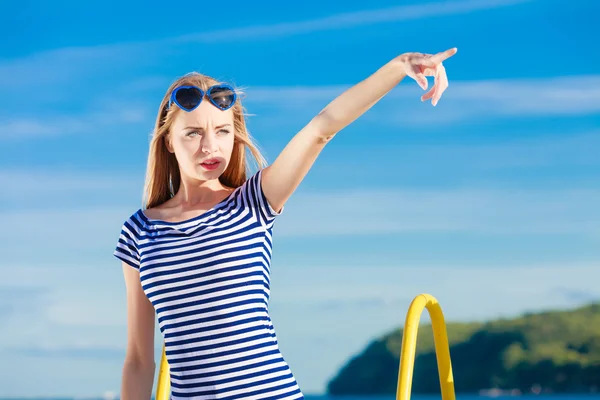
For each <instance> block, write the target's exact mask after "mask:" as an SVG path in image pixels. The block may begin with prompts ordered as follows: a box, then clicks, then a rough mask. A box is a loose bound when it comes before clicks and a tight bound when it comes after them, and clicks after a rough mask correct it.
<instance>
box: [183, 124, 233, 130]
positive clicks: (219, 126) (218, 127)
mask: <svg viewBox="0 0 600 400" xmlns="http://www.w3.org/2000/svg"><path fill="white" fill-rule="evenodd" d="M226 126H231V124H222V125H217V126H215V129H221V128H224V127H226ZM183 129H198V130H200V131H203V130H204V128H201V127H199V126H186V127H185V128H183Z"/></svg>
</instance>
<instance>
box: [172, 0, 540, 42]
mask: <svg viewBox="0 0 600 400" xmlns="http://www.w3.org/2000/svg"><path fill="white" fill-rule="evenodd" d="M527 1H530V0H488V1H485V2H483V1H479V0H463V1H446V2H432V3H425V4H415V5H403V6H397V7H390V8H385V9H379V10H366V11H355V12H346V13H340V14H336V15H331V16H328V17H323V18H316V19H312V20H306V21H299V22H282V23H278V24H269V25H260V26H249V27H243V28H237V29H224V30H221V31H213V32H207V33H200V34H191V35H185V36H181V37H179V38H177V39H176V40H177V41H200V42H221V41H228V40H247V39H255V38H260V37H282V36H289V35H298V34H305V33H311V32H319V31H332V30H339V29H348V28H353V27H358V26H364V25H373V24H381V23H386V22H399V21H408V20H415V19H423V18H429V17H439V16H446V15H455V14H466V13H470V12H476V11H480V10H488V9H494V8H499V7H506V6H512V5H517V4H521V3H525V2H527Z"/></svg>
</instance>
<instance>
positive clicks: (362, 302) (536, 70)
mask: <svg viewBox="0 0 600 400" xmlns="http://www.w3.org/2000/svg"><path fill="white" fill-rule="evenodd" d="M341 4H343V6H342V5H341ZM194 6H195V8H194ZM224 7H225V8H224ZM599 13H600V3H598V2H593V1H562V0H523V1H520V0H513V1H510V0H490V1H485V2H484V1H479V0H463V1H438V2H430V1H419V2H417V1H413V2H405V3H402V4H398V2H392V1H380V0H373V1H369V2H368V3H365V2H360V1H355V0H352V1H345V2H343V3H338V2H333V1H332V2H323V1H318V2H317V1H313V0H309V1H306V2H304V3H300V2H296V3H287V4H283V3H281V2H272V1H268V2H267V1H265V2H261V3H260V6H257V5H256V3H252V2H235V1H234V2H229V3H227V4H224V3H215V2H213V3H210V2H209V3H208V4H205V3H202V4H201V3H194V4H184V3H181V4H178V5H177V6H172V5H168V6H167V5H166V3H165V2H164V1H161V2H154V3H152V4H149V3H147V2H144V3H142V2H123V1H119V2H116V1H103V2H102V3H101V5H99V4H98V3H95V4H93V5H92V3H89V4H88V3H84V2H66V1H65V2H52V3H47V2H41V1H40V2H12V3H11V4H10V5H7V6H5V7H4V12H3V13H2V15H1V16H0V33H1V34H2V35H3V37H5V38H7V37H9V38H11V39H10V40H3V41H2V42H0V93H1V96H0V187H2V195H1V196H0V206H1V208H0V218H1V219H2V221H3V222H4V223H3V227H4V229H2V230H1V231H0V253H1V254H2V257H1V258H0V276H2V279H1V281H0V329H1V330H2V332H3V337H2V339H3V340H2V341H1V342H0V358H1V359H2V360H5V362H4V363H2V364H0V397H4V396H36V395H44V396H93V395H99V394H102V393H104V392H105V391H113V392H117V391H118V390H119V387H120V378H121V368H122V361H123V354H124V346H125V334H126V326H125V323H126V314H125V312H126V308H125V292H124V283H123V276H122V271H121V265H120V262H119V261H118V260H117V259H115V258H114V257H113V256H112V250H113V248H114V245H115V243H116V240H117V237H118V233H119V229H120V226H121V224H122V222H123V221H124V219H125V218H126V217H128V216H129V215H130V214H131V213H132V212H133V211H135V210H136V209H137V208H138V207H139V206H140V204H141V191H142V185H143V178H144V173H145V162H146V157H147V149H148V139H149V134H150V130H151V128H152V125H153V123H154V119H155V112H156V110H157V107H158V104H159V102H160V99H161V97H162V95H163V93H164V91H165V90H166V88H167V87H168V85H169V84H170V82H171V81H172V80H173V79H175V78H176V77H178V76H180V75H182V74H184V73H186V72H189V71H194V70H195V71H200V72H203V73H207V74H209V75H213V76H215V77H217V78H219V79H222V80H227V81H230V82H232V83H234V84H235V85H238V86H242V87H244V88H245V92H246V93H247V95H246V99H245V103H244V104H245V107H246V108H247V109H248V111H249V112H250V113H251V114H253V115H252V116H250V117H249V122H248V124H249V127H250V129H251V132H252V134H253V135H254V136H255V138H256V139H257V140H258V142H259V143H260V145H261V148H262V149H263V150H264V152H265V155H266V157H267V159H268V160H269V161H273V159H274V158H275V157H276V155H277V154H278V152H279V151H281V149H282V148H283V147H284V146H285V144H286V143H287V142H288V141H289V140H290V139H291V138H292V136H293V135H294V134H295V133H296V132H297V131H298V130H299V129H300V128H301V127H302V126H303V125H304V124H305V123H307V122H308V121H309V120H310V118H311V117H312V116H313V115H314V114H315V113H317V112H318V111H320V110H321V109H322V108H323V107H324V106H325V105H326V104H327V103H328V102H329V101H330V100H332V99H333V98H334V97H335V96H337V95H339V94H340V93H341V92H342V91H343V90H344V89H346V88H348V87H349V86H350V85H352V84H355V83H357V82H358V81H360V80H362V79H363V78H366V77H367V76H368V75H369V74H371V73H372V72H374V71H375V70H376V69H377V68H379V67H380V66H381V65H383V64H384V63H386V62H387V61H388V60H390V59H391V58H392V57H395V56H396V55H398V54H401V53H403V52H407V51H419V52H428V53H435V52H438V51H442V50H445V49H447V48H450V47H457V48H458V53H457V55H456V56H454V57H453V58H451V59H450V60H448V61H447V62H446V63H445V66H446V70H447V73H448V77H449V81H450V86H449V88H448V90H447V91H446V92H445V93H444V96H443V97H442V99H441V101H440V103H439V104H438V106H437V107H432V106H431V104H430V103H422V102H421V101H420V99H419V98H420V95H421V94H422V90H421V89H420V88H419V87H418V85H417V84H416V83H415V82H414V81H412V80H410V79H408V78H407V79H406V80H404V81H403V82H402V83H401V84H400V85H399V86H398V87H397V88H395V89H394V90H393V91H392V92H391V93H390V94H389V95H388V96H387V97H386V98H384V99H383V100H382V101H381V102H379V103H378V104H377V105H376V106H375V107H373V109H371V110H370V111H369V112H367V113H366V114H365V115H364V116H363V117H362V118H360V119H359V120H358V121H356V122H355V123H354V124H352V125H351V126H350V127H348V128H347V129H345V130H343V131H342V132H340V133H339V134H338V135H337V136H336V137H335V139H334V140H333V141H332V142H331V143H330V144H329V145H328V146H327V148H326V149H325V150H324V151H323V153H322V154H321V156H320V158H319V159H318V160H317V162H316V163H315V165H314V167H313V169H312V170H311V171H310V173H309V175H308V176H307V178H306V179H305V181H304V182H303V183H302V185H301V186H300V188H299V189H298V190H297V192H296V193H295V194H294V196H293V197H292V199H291V200H290V201H289V202H288V204H287V205H286V209H285V211H284V214H283V215H281V216H280V217H279V219H278V221H277V223H276V228H275V252H274V257H273V288H272V299H271V311H272V317H273V320H274V323H275V327H276V329H277V332H278V335H279V339H280V345H281V348H282V351H283V353H284V356H285V357H286V359H287V361H288V362H289V363H290V365H291V367H292V370H293V371H294V374H295V375H296V377H297V379H298V381H299V383H300V385H301V386H302V388H303V390H304V391H305V392H306V393H320V392H322V391H323V390H324V388H325V385H326V382H327V380H328V379H330V378H331V377H332V376H333V375H334V374H335V373H336V371H337V370H338V368H340V367H341V366H342V365H343V364H344V363H345V362H346V361H347V360H348V359H349V357H351V356H352V355H354V354H356V353H358V352H360V351H361V350H362V349H363V347H364V346H365V345H366V344H367V343H368V342H369V341H370V340H371V339H373V338H375V337H377V336H378V335H381V334H383V333H385V332H387V331H388V330H389V329H391V328H394V327H396V326H398V325H400V324H402V323H403V321H404V317H405V314H406V310H407V308H408V305H409V303H410V301H411V299H412V298H413V297H414V296H416V295H417V294H419V293H422V292H427V293H431V294H433V295H434V296H436V297H437V298H438V299H439V300H440V302H441V304H442V307H443V309H444V312H445V315H446V318H447V319H448V320H482V319H489V318H495V317H498V316H513V315H517V314H519V313H521V312H524V311H526V310H541V309H547V308H555V307H556V308H565V307H573V306H576V305H579V304H583V303H586V302H589V301H593V300H597V299H598V298H599V297H600V289H599V288H598V285H597V282H598V280H599V278H600V268H598V267H599V266H600V265H599V264H600V228H599V227H600V211H598V206H597V205H598V204H599V202H600V185H599V183H598V182H600V180H599V178H600V157H598V149H599V148H600V74H598V67H597V66H598V65H599V63H600V48H599V45H598V41H597V39H596V37H597V28H595V27H594V25H593V21H594V19H595V18H596V16H597V15H598V14H599ZM423 320H427V317H426V316H424V317H423ZM160 349H161V342H160V338H159V336H158V331H157V340H156V351H157V357H158V355H159V354H160ZM157 360H158V358H157ZM6 361H9V362H6ZM458 374H460V371H455V375H458ZM32 382H33V384H32Z"/></svg>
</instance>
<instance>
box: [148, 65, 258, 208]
mask: <svg viewBox="0 0 600 400" xmlns="http://www.w3.org/2000/svg"><path fill="white" fill-rule="evenodd" d="M219 83H221V82H218V81H217V80H216V79H214V78H212V77H210V76H207V75H203V74H200V73H197V72H191V73H189V74H186V75H184V76H182V77H179V78H178V79H176V80H175V81H174V82H173V83H172V84H171V86H169V88H168V90H167V92H166V93H165V95H164V97H163V99H162V101H161V102H160V107H159V109H158V115H157V118H156V123H155V125H154V129H153V131H152V139H151V141H150V149H149V152H148V165H147V169H146V182H145V185H144V199H143V203H145V204H144V206H145V208H146V209H148V208H152V207H155V206H157V205H159V204H162V203H164V202H165V201H167V200H169V199H170V198H172V197H173V196H174V195H175V193H177V191H178V190H179V186H180V184H181V174H180V171H179V165H178V164H177V159H176V158H175V154H173V153H170V152H169V151H168V150H167V147H166V142H165V140H166V138H167V136H168V135H169V132H170V129H171V126H172V125H173V121H174V117H175V113H176V112H182V111H181V110H180V109H179V107H176V106H175V107H170V109H169V110H167V104H168V102H169V98H170V96H171V92H172V91H173V90H174V89H175V88H177V87H178V86H182V85H194V86H198V87H199V88H201V89H202V90H203V91H205V92H206V91H207V90H208V88H209V87H210V86H212V85H215V84H219ZM236 93H237V94H238V96H237V99H236V102H235V105H234V106H233V107H231V109H232V110H233V128H234V131H235V133H234V145H233V151H232V154H231V160H230V162H229V165H228V166H227V169H226V170H225V171H224V172H223V174H222V175H221V176H220V177H219V181H220V182H221V183H222V184H223V185H224V186H228V187H232V188H236V187H239V186H241V185H242V184H243V183H244V182H245V181H246V179H247V176H248V173H249V172H250V168H251V165H250V162H249V161H250V160H249V159H247V158H246V151H249V152H250V154H251V155H252V158H253V159H254V163H255V164H257V167H258V168H263V167H264V166H265V164H266V161H265V159H264V157H263V156H262V154H261V153H260V151H259V149H258V146H257V145H256V144H255V142H254V140H253V138H252V136H251V135H250V133H249V132H248V130H247V128H246V120H245V115H244V113H245V110H244V108H243V106H242V103H241V99H240V97H241V96H240V95H241V94H242V93H241V92H240V91H239V89H236ZM204 101H206V100H204Z"/></svg>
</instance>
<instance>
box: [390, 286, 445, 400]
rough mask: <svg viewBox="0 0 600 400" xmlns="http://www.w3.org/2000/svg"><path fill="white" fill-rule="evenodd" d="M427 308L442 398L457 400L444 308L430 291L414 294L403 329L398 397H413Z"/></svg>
mask: <svg viewBox="0 0 600 400" xmlns="http://www.w3.org/2000/svg"><path fill="white" fill-rule="evenodd" d="M424 308H427V311H428V312H429V317H430V318H431V327H432V329H433V339H434V344H435V355H436V358H437V364H438V373H439V378H440V388H441V392H442V400H455V398H456V397H455V393H454V378H453V376H452V363H451V362H450V345H449V344H448V333H447V332H446V322H445V321H444V315H443V313H442V308H441V307H440V305H439V303H438V301H437V300H436V299H435V297H433V296H431V295H429V294H420V295H418V296H417V297H415V298H414V299H413V301H412V303H411V304H410V307H409V309H408V313H407V314H406V321H405V324H404V331H403V332H402V350H401V353H400V370H399V373H398V388H397V391H396V400H410V393H411V387H412V379H413V370H414V363H415V353H416V348H417V332H418V330H419V322H420V320H421V314H422V313H423V309H424Z"/></svg>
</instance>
